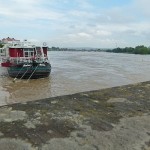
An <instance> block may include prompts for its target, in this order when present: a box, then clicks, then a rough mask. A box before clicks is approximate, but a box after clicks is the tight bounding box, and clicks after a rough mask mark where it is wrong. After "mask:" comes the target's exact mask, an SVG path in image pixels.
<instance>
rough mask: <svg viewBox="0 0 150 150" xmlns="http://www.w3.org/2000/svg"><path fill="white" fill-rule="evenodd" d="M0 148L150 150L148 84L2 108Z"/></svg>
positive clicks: (149, 97)
mask: <svg viewBox="0 0 150 150" xmlns="http://www.w3.org/2000/svg"><path fill="white" fill-rule="evenodd" d="M0 150H150V82H143V83H138V84H133V85H126V86H120V87H113V88H109V89H103V90H97V91H90V92H82V93H77V94H72V95H66V96H59V97H53V98H48V99H43V100H37V101H33V102H26V103H18V104H12V105H8V106H2V107H0Z"/></svg>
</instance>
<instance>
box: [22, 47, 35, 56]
mask: <svg viewBox="0 0 150 150" xmlns="http://www.w3.org/2000/svg"><path fill="white" fill-rule="evenodd" d="M23 51H24V57H31V56H33V54H34V49H33V48H24V49H23Z"/></svg>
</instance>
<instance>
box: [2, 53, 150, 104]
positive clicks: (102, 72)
mask: <svg viewBox="0 0 150 150" xmlns="http://www.w3.org/2000/svg"><path fill="white" fill-rule="evenodd" d="M49 58H50V62H51V65H52V72H51V75H50V77H48V78H45V79H36V80H29V81H27V80H19V79H18V80H16V81H15V82H13V78H10V77H8V76H7V75H6V74H7V71H6V69H5V68H0V75H1V76H0V105H6V104H10V103H16V102H25V101H31V100H36V99H42V98H48V97H53V96H58V95H66V94H72V93H76V92H82V91H89V90H96V89H102V88H108V87H113V86H119V85H125V84H129V83H136V82H141V81H147V80H150V55H145V56H144V55H132V54H115V53H105V52H49Z"/></svg>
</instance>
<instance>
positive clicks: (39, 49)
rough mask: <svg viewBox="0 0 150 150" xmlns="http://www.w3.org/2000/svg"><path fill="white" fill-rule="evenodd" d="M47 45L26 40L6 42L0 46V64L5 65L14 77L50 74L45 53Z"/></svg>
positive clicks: (49, 66)
mask: <svg viewBox="0 0 150 150" xmlns="http://www.w3.org/2000/svg"><path fill="white" fill-rule="evenodd" d="M47 51H48V46H47V44H46V43H43V45H42V46H37V45H34V44H31V43H30V42H28V41H27V40H25V41H23V42H20V41H13V42H11V43H6V44H4V46H3V47H2V48H0V56H1V66H2V67H7V70H8V75H9V76H10V77H12V78H14V79H17V78H18V79H38V78H45V77H48V76H49V75H50V72H51V64H50V62H49V59H48V55H47Z"/></svg>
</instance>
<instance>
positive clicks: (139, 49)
mask: <svg viewBox="0 0 150 150" xmlns="http://www.w3.org/2000/svg"><path fill="white" fill-rule="evenodd" d="M106 51H107V52H113V53H129V54H143V55H145V54H150V47H146V46H144V45H140V46H136V47H135V48H132V47H125V48H119V47H118V48H115V49H112V50H106Z"/></svg>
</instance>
